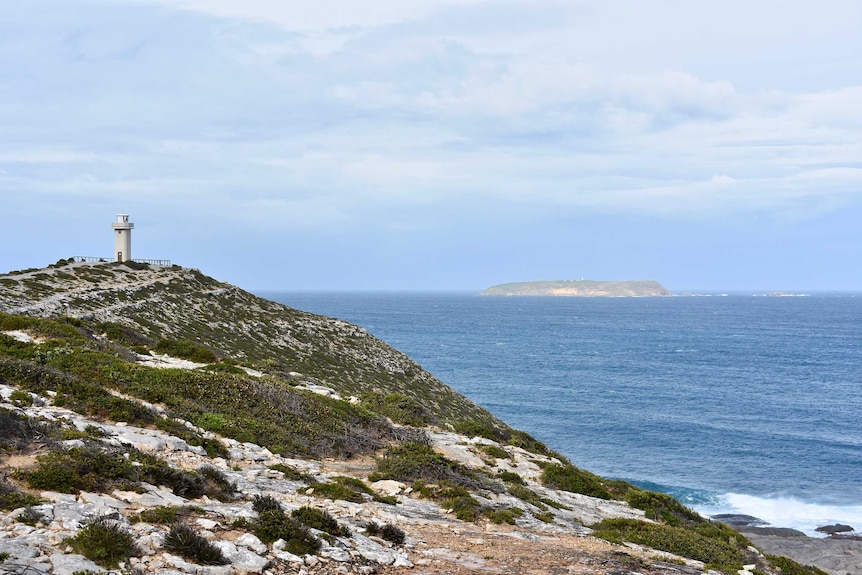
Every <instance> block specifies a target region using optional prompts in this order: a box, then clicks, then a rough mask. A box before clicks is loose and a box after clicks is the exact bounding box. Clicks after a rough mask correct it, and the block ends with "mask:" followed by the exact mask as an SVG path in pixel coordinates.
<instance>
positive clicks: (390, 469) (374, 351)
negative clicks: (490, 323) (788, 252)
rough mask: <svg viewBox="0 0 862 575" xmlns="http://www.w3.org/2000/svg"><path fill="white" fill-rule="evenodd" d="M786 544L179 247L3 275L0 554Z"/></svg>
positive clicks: (679, 556)
mask: <svg viewBox="0 0 862 575" xmlns="http://www.w3.org/2000/svg"><path fill="white" fill-rule="evenodd" d="M300 370H301V371H300ZM348 394H350V395H349V396H348ZM596 536H597V537H600V538H602V539H603V540H604V541H601V540H599V539H596V538H595V537H596ZM623 542H628V543H626V545H625V546H624V545H622V543H623ZM783 561H784V560H781V561H778V560H774V559H770V558H768V557H765V556H763V555H761V554H760V553H758V552H757V551H756V550H754V549H752V548H751V547H750V544H749V542H748V541H747V540H746V539H745V538H744V537H742V536H741V535H739V534H738V533H736V532H734V531H733V530H732V529H730V528H729V527H727V526H725V525H723V524H717V523H713V522H710V521H707V520H705V519H704V518H702V517H700V516H699V515H697V514H696V513H694V512H693V511H691V510H689V509H687V508H685V507H684V506H682V505H681V504H680V503H679V502H677V501H675V500H673V499H672V498H670V497H668V496H666V495H663V494H660V493H654V492H650V491H645V490H642V489H639V488H637V487H635V486H632V485H630V484H628V483H626V482H623V481H612V480H607V479H604V478H601V477H598V476H596V475H594V474H592V473H589V472H588V471H584V470H581V469H578V468H577V467H575V466H573V465H572V464H571V463H570V462H569V461H568V460H566V458H564V457H562V456H560V455H558V454H555V453H553V452H552V451H550V450H548V449H547V447H545V446H544V445H542V444H541V443H539V442H537V441H535V440H534V439H532V438H531V437H530V436H529V435H527V434H525V433H523V432H519V431H516V430H513V429H511V428H509V427H508V426H506V425H505V424H504V423H503V422H500V421H498V420H496V419H495V418H494V417H493V416H491V415H490V414H489V413H488V412H486V411H485V410H482V409H481V408H479V407H477V406H475V405H473V404H472V403H471V402H469V401H468V400H467V399H466V398H463V397H461V396H460V395H458V394H457V393H455V392H454V391H453V390H451V389H450V388H448V387H446V386H445V385H443V384H442V383H440V382H439V381H437V380H436V379H434V378H433V377H432V376H431V375H430V374H427V373H425V372H424V371H422V370H421V369H420V368H419V366H417V365H416V364H415V363H413V362H411V361H410V360H409V359H407V358H406V357H404V356H403V355H402V354H400V353H399V352H397V351H395V350H393V349H392V348H391V347H389V346H388V345H386V344H384V343H383V342H380V341H379V340H376V339H375V338H373V337H372V336H370V335H368V334H367V333H365V332H364V331H363V330H361V329H359V328H357V327H356V326H352V325H349V324H347V323H345V322H343V321H340V320H334V319H330V318H324V317H320V316H315V315H312V314H307V313H304V312H299V311H297V310H292V309H290V308H287V307H285V306H281V305H278V304H274V303H272V302H267V301H265V300H262V299H260V298H257V297H255V296H253V295H251V294H248V293H247V292H244V291H242V290H240V289H238V288H236V287H234V286H230V285H228V284H223V283H220V282H217V281H215V280H213V279H212V278H208V277H207V276H204V275H203V274H201V273H200V272H198V271H196V270H184V269H182V268H179V267H174V268H157V269H150V268H148V267H146V266H137V265H134V264H133V265H125V264H96V265H92V264H80V263H76V264H68V263H66V262H58V264H55V265H54V266H51V267H50V268H48V269H42V270H26V271H23V272H13V273H10V274H6V275H3V276H0V573H31V572H32V573H43V574H47V575H74V574H75V573H87V572H99V571H101V570H102V569H103V568H113V569H116V568H120V569H123V570H126V571H128V570H129V569H131V570H133V571H132V572H135V573H142V574H150V573H152V574H154V575H168V574H174V575H175V574H176V573H184V574H188V575H234V574H236V575H244V574H246V573H267V574H268V575H281V574H282V573H306V574H309V575H311V574H315V573H316V574H326V575H335V574H345V573H356V574H363V575H368V574H371V573H405V572H411V570H413V571H412V572H415V573H417V575H418V574H419V573H422V574H427V575H430V574H443V573H446V574H450V573H451V574H455V573H475V572H487V573H500V574H511V575H515V574H518V575H520V574H521V573H526V572H536V573H551V572H553V573H582V574H592V575H598V574H602V575H607V574H610V573H617V574H622V573H631V572H637V573H642V574H647V573H651V574H656V575H658V574H663V575H670V574H671V573H673V574H677V575H678V574H685V575H696V574H699V573H703V572H704V571H705V570H707V569H712V570H714V571H718V572H722V573H728V574H731V573H737V572H740V570H742V571H741V572H742V573H747V574H753V573H754V571H753V570H754V568H755V567H756V568H757V569H758V570H759V571H758V573H763V574H769V575H774V574H777V573H778V569H777V567H779V566H781V567H782V569H784V572H785V573H788V572H793V573H799V574H803V575H809V574H810V575H818V574H820V573H822V572H819V571H817V570H812V569H807V568H802V567H799V566H797V565H795V564H793V563H792V562H790V563H787V562H783ZM743 565H748V566H749V568H747V569H744V570H743V569H742V568H743ZM788 569H794V570H793V571H788ZM126 571H124V572H126Z"/></svg>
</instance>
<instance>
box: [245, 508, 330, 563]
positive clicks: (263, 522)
mask: <svg viewBox="0 0 862 575" xmlns="http://www.w3.org/2000/svg"><path fill="white" fill-rule="evenodd" d="M252 531H253V533H254V534H255V535H256V536H257V538H258V539H260V540H261V541H263V542H264V543H266V544H270V543H272V542H274V541H277V540H279V539H284V541H285V542H286V545H285V549H286V550H287V551H288V552H290V553H293V554H294V555H300V556H302V555H314V554H316V553H317V552H318V551H319V550H320V540H319V539H317V538H316V537H315V536H314V535H312V534H311V532H310V531H309V530H308V527H306V526H305V525H303V524H302V523H300V522H299V521H297V520H296V519H293V518H291V517H288V516H287V515H285V513H284V511H282V510H281V509H268V510H266V511H262V512H260V513H259V514H258V519H257V521H256V522H255V523H254V524H253V526H252Z"/></svg>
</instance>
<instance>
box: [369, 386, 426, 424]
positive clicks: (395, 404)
mask: <svg viewBox="0 0 862 575" xmlns="http://www.w3.org/2000/svg"><path fill="white" fill-rule="evenodd" d="M361 399H362V405H363V406H364V407H366V408H367V409H370V410H371V411H373V412H374V413H377V414H378V415H382V416H383V417H388V418H389V419H391V420H392V421H394V422H395V423H400V424H401V425H412V426H414V427H425V426H427V425H429V424H432V423H435V418H434V416H433V415H432V414H431V413H430V412H429V411H428V410H427V409H426V408H425V407H423V405H422V404H421V403H419V402H418V401H416V400H415V399H413V398H412V397H410V396H408V395H406V394H404V393H385V394H384V393H381V392H379V391H370V392H368V393H365V394H363V395H362V398H361Z"/></svg>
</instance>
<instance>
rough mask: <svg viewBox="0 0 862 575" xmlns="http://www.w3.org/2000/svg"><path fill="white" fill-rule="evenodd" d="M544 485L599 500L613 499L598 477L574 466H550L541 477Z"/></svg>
mask: <svg viewBox="0 0 862 575" xmlns="http://www.w3.org/2000/svg"><path fill="white" fill-rule="evenodd" d="M540 479H541V480H542V483H544V484H545V485H548V486H550V487H554V488H556V489H561V490H563V491H569V492H571V493H580V494H582V495H589V496H590V497H597V498H599V499H613V496H612V494H611V492H610V491H609V490H608V489H607V488H606V487H605V486H604V484H603V480H602V478H601V477H599V476H598V475H595V474H593V473H590V472H589V471H584V470H583V469H578V468H577V467H575V466H574V465H556V464H553V465H548V466H547V467H545V469H544V471H542V475H541V477H540Z"/></svg>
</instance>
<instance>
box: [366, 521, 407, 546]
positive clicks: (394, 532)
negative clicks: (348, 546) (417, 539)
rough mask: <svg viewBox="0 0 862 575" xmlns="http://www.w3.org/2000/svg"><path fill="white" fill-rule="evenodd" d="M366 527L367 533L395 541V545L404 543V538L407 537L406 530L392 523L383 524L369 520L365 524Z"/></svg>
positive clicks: (391, 541)
mask: <svg viewBox="0 0 862 575" xmlns="http://www.w3.org/2000/svg"><path fill="white" fill-rule="evenodd" d="M364 527H365V533H366V534H367V535H373V536H375V537H380V538H381V539H384V540H386V541H389V542H390V543H394V544H395V545H403V544H404V539H405V537H406V535H405V533H404V531H403V530H402V529H400V528H398V527H397V526H395V525H392V524H391V523H385V524H383V525H381V524H379V523H376V522H374V521H369V522H368V523H366V524H365V525H364Z"/></svg>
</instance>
